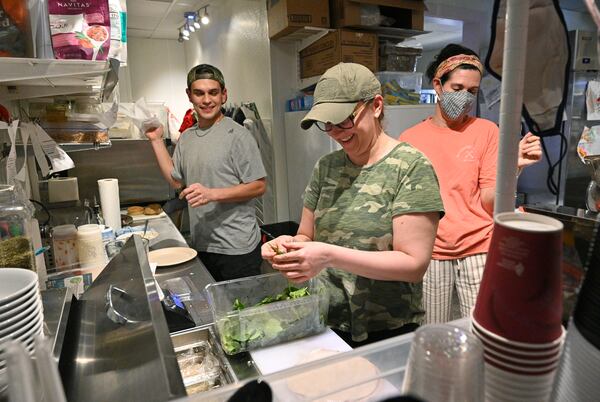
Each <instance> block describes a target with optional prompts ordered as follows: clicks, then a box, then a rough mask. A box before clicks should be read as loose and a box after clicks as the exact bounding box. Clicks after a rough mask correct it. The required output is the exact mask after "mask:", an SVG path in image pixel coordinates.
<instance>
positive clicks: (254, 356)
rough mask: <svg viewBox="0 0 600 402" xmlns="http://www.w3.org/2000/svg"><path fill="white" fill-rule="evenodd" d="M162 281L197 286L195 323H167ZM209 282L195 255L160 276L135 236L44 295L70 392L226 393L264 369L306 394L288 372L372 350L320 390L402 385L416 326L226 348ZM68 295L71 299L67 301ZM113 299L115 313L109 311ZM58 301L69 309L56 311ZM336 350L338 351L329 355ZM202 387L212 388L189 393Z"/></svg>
mask: <svg viewBox="0 0 600 402" xmlns="http://www.w3.org/2000/svg"><path fill="white" fill-rule="evenodd" d="M149 229H152V230H155V231H156V232H158V233H159V236H158V237H157V238H155V239H152V240H151V241H150V243H149V248H150V250H151V251H152V250H155V249H160V248H164V247H172V246H186V243H185V240H184V239H183V236H182V235H181V234H180V233H179V232H178V231H177V229H176V227H175V226H174V225H173V223H172V222H171V221H170V219H169V218H167V217H165V218H160V219H153V220H151V221H150V222H149ZM154 278H156V281H155V279H154ZM156 282H158V283H159V284H160V286H161V288H163V289H175V288H176V289H178V290H179V291H181V290H182V289H187V290H189V295H187V296H188V297H183V298H182V299H183V301H184V304H185V305H186V307H187V308H188V311H189V312H190V315H192V317H193V318H194V321H195V322H196V326H195V327H192V328H188V329H185V330H181V331H177V332H172V331H171V332H170V331H169V327H168V325H167V319H166V315H165V312H164V309H163V306H162V304H161V302H160V301H159V299H158V293H157V288H156ZM211 282H213V279H212V277H211V276H210V274H209V273H208V271H207V270H206V269H205V267H204V266H203V264H202V263H201V262H200V261H199V260H198V259H197V258H194V259H193V260H191V261H188V262H186V263H183V264H179V265H176V266H173V267H164V268H160V267H159V268H157V270H156V274H155V277H154V276H153V275H152V273H151V270H150V267H149V264H148V260H147V256H146V252H145V249H144V244H143V243H142V241H141V239H140V238H139V237H138V236H133V237H132V238H131V239H130V240H129V241H128V242H127V243H126V244H125V246H124V247H123V249H122V250H121V252H120V253H119V254H118V255H117V256H115V257H114V258H113V260H111V262H110V263H109V265H108V266H107V267H106V268H105V269H104V271H103V272H102V273H101V274H100V275H99V276H98V278H97V279H96V280H95V281H94V283H93V284H92V286H91V287H90V288H89V289H88V290H86V292H85V293H84V294H83V296H82V297H81V298H80V299H79V300H76V299H71V300H68V299H69V297H68V296H66V295H64V294H62V295H61V294H59V293H57V292H56V290H55V291H53V294H52V295H49V294H47V295H45V297H44V299H50V300H53V301H54V302H53V303H52V306H53V307H50V306H51V304H46V303H45V306H46V309H47V310H46V314H45V315H46V321H47V323H48V326H47V327H48V331H47V332H48V333H49V334H52V333H54V334H56V335H57V336H56V338H57V341H56V345H55V355H56V356H57V357H58V356H60V359H59V370H60V373H61V377H62V381H63V386H64V389H65V393H66V395H67V399H68V400H69V401H92V402H93V401H107V400H112V401H120V400H127V401H130V402H134V401H167V400H178V401H196V400H198V401H201V400H202V401H205V400H207V401H226V400H228V399H229V398H230V397H231V395H233V394H234V393H235V392H237V391H238V390H239V388H241V387H242V386H243V385H244V384H246V383H248V382H250V381H252V380H253V379H258V378H260V379H261V380H262V381H265V382H266V383H267V384H270V386H271V388H272V390H273V395H274V400H277V401H284V400H285V401H288V400H305V398H304V397H302V396H301V395H300V394H298V393H297V392H292V389H293V388H290V383H289V381H290V379H294V378H295V380H292V381H295V382H296V383H297V382H298V381H299V382H300V383H302V382H303V381H304V378H305V377H304V376H306V375H307V374H308V373H311V372H313V371H314V370H324V371H323V372H322V376H324V377H327V376H331V375H334V376H335V371H336V368H337V367H340V365H342V366H344V365H348V364H354V362H356V361H357V360H356V359H359V360H360V361H364V360H368V361H369V362H370V364H372V365H373V367H375V370H376V371H375V372H374V373H375V375H374V376H373V375H371V376H370V377H369V378H357V379H356V382H357V383H356V384H348V383H340V382H339V381H335V379H334V378H333V377H332V379H331V381H328V382H327V383H328V384H330V386H329V388H328V389H324V390H320V391H319V392H321V393H323V395H327V394H332V393H333V394H335V393H336V392H344V391H346V392H355V391H356V390H355V389H354V388H355V387H361V386H363V388H362V389H363V391H364V389H365V388H364V387H366V385H365V384H369V383H376V384H377V386H376V387H375V388H373V392H372V393H371V394H370V395H371V396H370V397H369V398H368V399H366V400H373V401H376V400H380V399H382V398H383V397H384V396H390V395H398V394H399V393H400V391H399V389H400V387H401V384H402V379H403V376H404V369H405V364H406V360H407V358H408V352H409V350H410V341H411V339H412V334H407V335H403V336H400V337H397V338H393V339H388V340H386V341H382V342H378V343H375V344H372V345H368V346H365V347H362V348H358V349H355V350H350V349H349V347H348V346H347V345H346V344H345V343H344V342H343V341H342V340H341V339H340V338H339V337H338V336H337V335H336V334H335V333H334V332H333V331H331V330H330V329H327V330H326V331H325V332H323V333H320V334H318V335H314V336H311V337H307V338H303V339H299V340H296V341H291V342H287V343H284V344H280V345H275V346H271V347H268V348H264V349H261V350H257V351H252V352H250V353H240V354H237V355H235V356H227V355H226V354H224V353H223V351H222V349H221V348H220V346H219V342H218V339H217V338H216V335H215V330H214V326H213V323H212V315H211V314H210V311H209V306H208V303H207V301H206V299H205V296H204V292H203V289H204V287H205V286H206V285H207V284H208V283H211ZM44 293H46V292H44ZM184 293H185V292H184ZM61 298H62V299H63V300H64V301H66V303H63V304H62V309H61V308H60V307H61V303H60V300H61ZM107 306H110V308H108V311H109V313H111V314H107ZM57 309H58V310H60V311H61V312H56V311H54V312H52V311H51V310H57ZM65 317H66V318H67V319H66V320H65V319H64V318H65ZM50 322H51V323H50ZM463 325H468V322H467V324H464V323H463ZM61 338H62V339H61ZM319 350H325V351H326V352H327V353H326V355H324V356H320V357H319V360H318V361H312V362H311V361H308V360H307V359H306V358H307V355H309V354H310V352H314V351H319ZM330 352H337V353H336V354H334V355H327V354H328V353H330ZM205 355H210V359H211V360H210V361H212V362H213V363H214V365H211V367H213V366H214V367H216V369H215V370H213V371H211V373H210V378H208V379H205V380H204V381H199V382H195V383H192V382H193V381H192V380H194V378H193V376H189V375H187V372H186V370H187V369H188V367H189V366H188V365H187V364H188V363H190V364H192V365H193V364H195V363H197V361H198V360H197V359H198V358H199V356H205ZM332 368H333V369H332ZM330 369H332V370H333V371H331V370H330ZM328 370H329V371H328ZM318 373H321V371H318ZM320 375H321V374H320ZM212 387H214V389H213V388H212ZM194 389H195V390H196V391H198V390H201V391H205V390H207V391H206V392H198V393H195V394H190V395H188V392H192V391H194ZM357 389H359V388H357ZM311 392H312V391H311ZM311 399H312V398H311Z"/></svg>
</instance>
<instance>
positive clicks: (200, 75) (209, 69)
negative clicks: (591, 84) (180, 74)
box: [187, 64, 225, 89]
mask: <svg viewBox="0 0 600 402" xmlns="http://www.w3.org/2000/svg"><path fill="white" fill-rule="evenodd" d="M203 79H207V80H215V81H217V82H218V83H219V84H221V89H224V88H225V78H223V73H222V72H221V70H219V69H218V68H216V67H215V66H211V65H210V64H199V65H197V66H196V67H194V68H192V69H191V70H190V72H189V73H188V75H187V86H188V88H191V87H192V82H194V81H196V80H203Z"/></svg>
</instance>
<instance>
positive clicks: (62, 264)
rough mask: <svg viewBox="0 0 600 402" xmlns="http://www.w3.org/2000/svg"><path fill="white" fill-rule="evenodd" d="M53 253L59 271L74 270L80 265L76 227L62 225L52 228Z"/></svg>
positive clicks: (55, 265)
mask: <svg viewBox="0 0 600 402" xmlns="http://www.w3.org/2000/svg"><path fill="white" fill-rule="evenodd" d="M52 251H53V254H54V267H55V268H56V269H57V270H63V269H73V268H76V267H77V264H78V263H79V252H78V250H77V228H76V227H75V225H60V226H55V227H54V228H52Z"/></svg>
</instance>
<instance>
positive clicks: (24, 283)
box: [0, 268, 44, 377]
mask: <svg viewBox="0 0 600 402" xmlns="http://www.w3.org/2000/svg"><path fill="white" fill-rule="evenodd" d="M43 324H44V311H43V306H42V298H41V295H40V291H39V286H38V276H37V274H36V273H35V272H32V271H29V270H26V269H21V268H0V349H1V345H2V343H3V342H4V341H6V340H9V339H15V340H18V341H21V342H22V343H23V345H24V346H25V348H26V349H27V351H28V352H29V353H30V354H33V351H34V347H33V346H34V339H35V337H36V335H38V334H41V333H42V331H43ZM5 370H6V367H5V361H4V358H3V356H2V354H1V353H0V377H1V376H2V375H3V374H4V372H5Z"/></svg>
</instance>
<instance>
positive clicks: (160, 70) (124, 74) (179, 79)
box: [119, 37, 189, 119]
mask: <svg viewBox="0 0 600 402" xmlns="http://www.w3.org/2000/svg"><path fill="white" fill-rule="evenodd" d="M127 52H128V57H127V62H128V63H127V67H124V68H122V69H121V70H122V71H121V74H120V77H119V78H120V83H119V86H120V87H121V89H120V93H121V97H122V99H121V100H122V101H124V102H135V101H136V100H138V99H139V98H141V97H145V98H146V101H148V102H158V101H160V102H165V103H166V105H167V106H168V107H169V109H171V111H172V112H173V113H174V114H175V115H176V116H177V117H179V118H180V119H181V118H183V115H184V114H185V111H186V110H187V109H188V108H189V102H188V99H187V96H186V94H185V88H186V76H187V66H186V64H185V52H184V47H183V46H182V45H181V43H179V42H177V41H176V40H169V39H144V38H136V37H129V38H128V44H127Z"/></svg>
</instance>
